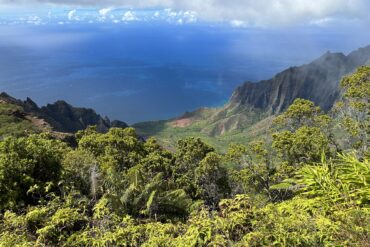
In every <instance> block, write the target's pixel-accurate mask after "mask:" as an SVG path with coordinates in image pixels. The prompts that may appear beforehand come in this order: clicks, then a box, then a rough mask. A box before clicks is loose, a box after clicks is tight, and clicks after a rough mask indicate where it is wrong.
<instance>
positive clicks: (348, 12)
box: [0, 0, 370, 26]
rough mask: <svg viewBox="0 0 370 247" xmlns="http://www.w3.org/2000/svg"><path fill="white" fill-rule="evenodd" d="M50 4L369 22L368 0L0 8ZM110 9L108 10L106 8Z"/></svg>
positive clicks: (123, 0)
mask: <svg viewBox="0 0 370 247" xmlns="http://www.w3.org/2000/svg"><path fill="white" fill-rule="evenodd" d="M27 4H28V5H29V4H51V5H62V6H76V7H79V6H81V7H82V6H84V7H87V6H89V7H93V6H94V7H101V8H105V10H106V11H102V13H101V14H102V15H103V16H105V15H107V14H108V13H109V11H108V10H110V8H113V7H116V8H117V7H124V8H133V9H145V8H171V9H174V10H189V11H195V12H197V13H198V14H199V17H200V18H202V19H203V20H205V21H228V22H231V23H232V24H233V25H236V26H271V25H295V24H301V23H322V22H325V21H327V20H337V19H339V20H355V19H359V20H363V19H368V18H369V13H370V1H368V0H258V1H257V0H105V1H102V0H99V1H98V0H0V5H8V6H22V5H27ZM107 6H108V7H107Z"/></svg>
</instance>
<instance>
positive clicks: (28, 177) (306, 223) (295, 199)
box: [0, 67, 370, 247]
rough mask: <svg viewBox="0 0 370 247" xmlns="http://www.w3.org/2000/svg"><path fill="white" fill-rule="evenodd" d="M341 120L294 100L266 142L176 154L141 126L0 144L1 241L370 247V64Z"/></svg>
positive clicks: (187, 145)
mask: <svg viewBox="0 0 370 247" xmlns="http://www.w3.org/2000/svg"><path fill="white" fill-rule="evenodd" d="M341 86H342V89H343V92H344V93H343V98H342V101H340V102H338V103H337V105H336V106H335V107H334V109H333V114H335V116H336V121H333V118H332V117H331V116H329V115H328V114H326V113H325V112H323V111H322V110H321V109H320V107H318V106H316V105H315V104H314V103H313V102H311V101H308V100H305V99H296V100H295V101H294V102H293V104H292V105H290V106H289V107H288V108H287V110H286V111H285V112H283V113H282V114H280V115H279V116H278V117H277V118H275V119H274V120H273V123H272V124H271V127H270V130H269V132H270V133H272V134H271V135H270V138H267V139H266V140H254V141H252V142H250V143H249V144H248V145H241V144H231V145H230V146H229V148H228V150H227V152H225V153H219V152H217V151H215V149H214V148H213V147H212V146H210V145H209V144H207V143H206V142H204V141H202V140H201V139H199V138H194V137H190V138H185V139H181V140H179V141H178V142H177V146H176V149H175V150H173V151H169V150H166V149H164V148H162V147H161V146H160V145H159V144H158V143H157V141H156V140H155V139H152V138H150V139H148V140H146V141H145V142H144V141H143V140H142V138H139V137H138V135H137V134H136V133H135V130H134V129H133V128H125V129H120V128H111V129H110V130H109V131H108V132H107V133H99V132H97V131H96V129H95V128H94V127H89V128H87V129H86V130H83V131H79V132H78V133H77V134H76V135H75V137H76V139H77V142H78V145H77V147H73V148H72V147H70V146H68V145H67V144H66V143H63V142H62V141H60V140H56V139H55V138H53V137H52V136H51V135H49V134H47V133H41V134H31V135H23V136H21V137H14V136H9V137H6V138H4V139H3V140H1V141H0V246H9V247H10V246H11V247H12V246H176V247H178V246H194V247H195V246H369V245H370V150H369V144H370V143H369V134H370V133H369V132H370V127H369V126H370V67H361V68H359V69H358V70H357V72H356V73H355V74H353V75H350V76H348V77H345V78H344V79H343V80H342V83H341Z"/></svg>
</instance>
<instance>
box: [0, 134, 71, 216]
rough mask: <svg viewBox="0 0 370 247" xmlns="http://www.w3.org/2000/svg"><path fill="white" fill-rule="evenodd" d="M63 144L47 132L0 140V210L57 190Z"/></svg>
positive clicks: (42, 197) (15, 207)
mask: <svg viewBox="0 0 370 247" xmlns="http://www.w3.org/2000/svg"><path fill="white" fill-rule="evenodd" d="M67 150H68V148H67V146H66V144H64V143H62V142H60V141H58V140H54V139H52V138H51V137H50V136H49V135H47V134H40V135H30V136H29V137H22V138H14V137H8V138H5V139H4V140H2V141H0V210H4V209H17V208H21V207H24V206H26V205H29V204H36V203H38V202H39V201H40V200H44V199H46V198H45V196H46V195H47V194H48V193H51V192H55V193H59V191H58V187H57V186H58V182H59V180H60V175H61V171H62V157H63V155H64V153H65V152H66V151H67Z"/></svg>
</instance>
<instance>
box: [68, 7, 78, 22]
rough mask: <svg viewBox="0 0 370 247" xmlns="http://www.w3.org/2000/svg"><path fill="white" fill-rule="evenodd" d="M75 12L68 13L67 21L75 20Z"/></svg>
mask: <svg viewBox="0 0 370 247" xmlns="http://www.w3.org/2000/svg"><path fill="white" fill-rule="evenodd" d="M76 12H77V10H75V9H74V10H71V11H69V12H68V20H70V21H73V20H75V18H76Z"/></svg>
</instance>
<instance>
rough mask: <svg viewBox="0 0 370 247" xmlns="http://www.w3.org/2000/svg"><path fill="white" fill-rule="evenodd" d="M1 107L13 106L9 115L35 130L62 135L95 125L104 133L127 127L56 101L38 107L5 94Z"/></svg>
mask: <svg viewBox="0 0 370 247" xmlns="http://www.w3.org/2000/svg"><path fill="white" fill-rule="evenodd" d="M0 103H1V104H2V105H7V106H14V109H16V110H13V111H11V112H9V114H10V115H13V116H18V118H20V119H22V121H23V120H24V121H26V120H28V121H30V122H31V123H32V124H33V125H34V127H35V128H36V129H39V130H40V129H41V130H44V129H45V128H46V129H50V130H53V131H57V132H63V133H75V132H77V131H79V130H83V129H86V127H88V126H90V125H96V126H97V129H98V131H100V132H106V131H107V130H108V129H109V128H111V127H121V128H125V127H127V124H126V123H124V122H121V121H112V122H111V121H110V120H109V119H108V118H107V117H106V118H102V117H101V116H100V115H99V114H97V113H96V112H95V111H94V110H92V109H86V108H77V107H73V106H71V105H69V104H68V103H66V102H65V101H57V102H55V103H54V104H48V105H46V106H43V107H41V108H40V107H38V106H37V104H36V103H35V102H33V101H32V100H31V99H30V98H27V100H25V101H21V100H17V99H15V98H13V97H11V96H9V95H8V94H6V93H1V94H0Z"/></svg>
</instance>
